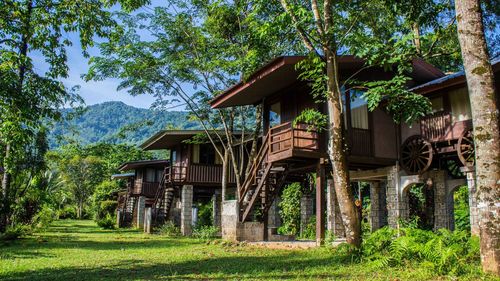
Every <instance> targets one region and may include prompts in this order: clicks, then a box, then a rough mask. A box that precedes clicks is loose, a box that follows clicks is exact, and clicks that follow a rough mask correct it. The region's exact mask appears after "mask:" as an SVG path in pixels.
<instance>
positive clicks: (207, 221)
mask: <svg viewBox="0 0 500 281" xmlns="http://www.w3.org/2000/svg"><path fill="white" fill-rule="evenodd" d="M197 206H198V220H197V222H196V226H197V227H202V226H210V225H212V221H213V214H212V212H213V208H212V201H210V202H208V203H206V204H202V203H199V204H197Z"/></svg>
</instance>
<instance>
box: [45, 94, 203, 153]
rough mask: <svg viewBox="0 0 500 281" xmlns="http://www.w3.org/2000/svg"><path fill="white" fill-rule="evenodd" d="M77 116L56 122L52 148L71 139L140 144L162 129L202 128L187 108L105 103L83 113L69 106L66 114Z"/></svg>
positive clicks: (51, 141)
mask: <svg viewBox="0 0 500 281" xmlns="http://www.w3.org/2000/svg"><path fill="white" fill-rule="evenodd" d="M70 114H71V115H76V116H75V117H74V118H72V119H70V120H69V121H64V122H59V123H56V124H55V125H54V127H53V129H52V131H51V133H50V135H49V144H50V147H51V148H56V147H58V146H60V145H62V144H65V143H68V142H69V141H77V142H79V143H81V144H92V143H96V142H101V141H106V142H111V143H131V144H140V143H142V142H143V141H144V140H146V139H147V138H149V137H151V136H152V135H154V134H155V133H157V132H158V131H160V130H163V129H166V128H167V127H168V128H179V129H199V124H198V123H197V122H196V121H189V120H187V116H188V113H187V112H186V111H156V110H151V109H145V108H136V107H133V106H130V105H126V104H124V103H123V102H114V101H113V102H105V103H101V104H96V105H91V106H88V107H87V108H86V109H85V111H84V112H83V114H75V110H74V109H65V110H64V112H63V115H65V116H68V115H70Z"/></svg>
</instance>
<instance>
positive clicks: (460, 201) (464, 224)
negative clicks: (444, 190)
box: [453, 186, 470, 231]
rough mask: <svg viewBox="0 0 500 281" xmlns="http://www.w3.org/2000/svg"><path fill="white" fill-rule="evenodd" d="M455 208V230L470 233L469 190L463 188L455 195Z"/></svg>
mask: <svg viewBox="0 0 500 281" xmlns="http://www.w3.org/2000/svg"><path fill="white" fill-rule="evenodd" d="M453 200H454V208H455V210H454V211H455V212H454V214H455V229H456V230H465V231H470V214H469V210H470V209H469V190H468V188H467V186H461V187H460V188H458V189H457V190H456V191H455V193H454V194H453Z"/></svg>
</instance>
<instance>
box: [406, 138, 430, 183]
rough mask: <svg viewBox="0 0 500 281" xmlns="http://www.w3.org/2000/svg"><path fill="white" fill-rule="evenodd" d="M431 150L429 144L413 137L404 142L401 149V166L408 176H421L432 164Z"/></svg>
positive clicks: (422, 139)
mask: <svg viewBox="0 0 500 281" xmlns="http://www.w3.org/2000/svg"><path fill="white" fill-rule="evenodd" d="M432 156H433V150H432V145H431V144H430V142H428V141H427V140H425V139H424V138H423V137H422V136H419V135H414V136H411V137H409V138H407V139H406V140H405V142H404V143H403V147H402V148H401V165H402V166H403V169H405V171H406V172H407V173H408V174H412V175H413V174H421V173H423V172H425V171H427V169H429V167H430V166H431V163H432Z"/></svg>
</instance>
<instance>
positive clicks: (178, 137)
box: [140, 130, 241, 150]
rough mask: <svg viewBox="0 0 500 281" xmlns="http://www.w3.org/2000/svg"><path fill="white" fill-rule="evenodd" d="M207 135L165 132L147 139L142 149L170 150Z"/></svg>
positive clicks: (190, 132)
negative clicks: (191, 139)
mask: <svg viewBox="0 0 500 281" xmlns="http://www.w3.org/2000/svg"><path fill="white" fill-rule="evenodd" d="M217 133H219V134H221V135H222V136H225V133H224V131H222V130H218V131H217ZM199 134H202V135H206V133H205V131H204V130H164V131H159V132H158V133H156V134H154V135H153V136H152V137H150V138H149V139H147V140H146V141H145V142H144V143H143V144H141V145H140V147H141V148H142V149H144V150H156V149H170V148H172V147H174V146H175V145H178V144H180V143H182V142H183V141H185V140H188V139H190V138H192V137H194V136H195V135H199ZM233 134H234V135H239V134H241V133H240V132H233ZM214 135H215V134H214Z"/></svg>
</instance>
